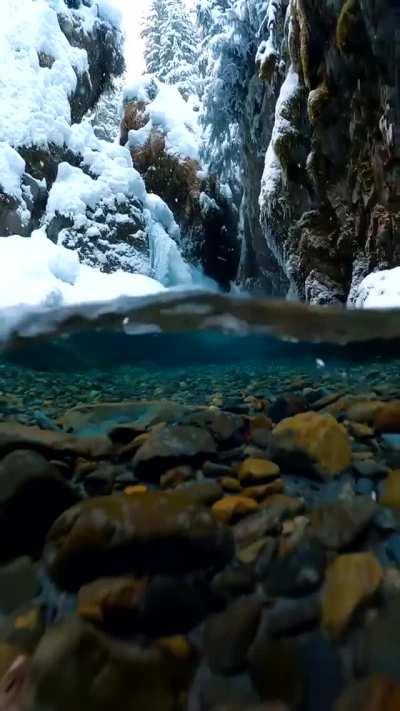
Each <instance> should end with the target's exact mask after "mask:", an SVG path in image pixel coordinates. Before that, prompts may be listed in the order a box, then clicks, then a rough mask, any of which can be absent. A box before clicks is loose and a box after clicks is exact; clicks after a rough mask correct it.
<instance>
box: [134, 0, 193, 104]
mask: <svg viewBox="0 0 400 711" xmlns="http://www.w3.org/2000/svg"><path fill="white" fill-rule="evenodd" d="M142 37H143V39H144V42H145V52H144V57H145V62H146V70H147V72H148V73H150V74H155V76H156V77H157V78H158V79H160V81H163V82H165V83H166V84H172V85H174V86H176V87H177V88H178V89H179V91H180V92H181V94H182V96H184V98H186V99H187V98H188V97H189V96H190V95H194V94H197V93H198V77H197V73H198V69H197V64H198V37H197V35H196V28H195V25H194V23H193V21H192V19H191V16H190V13H189V11H188V9H187V7H186V4H185V2H184V0H152V2H151V7H150V12H149V15H148V17H147V18H146V21H145V26H144V29H143V32H142Z"/></svg>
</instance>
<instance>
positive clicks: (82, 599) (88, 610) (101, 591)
mask: <svg viewBox="0 0 400 711" xmlns="http://www.w3.org/2000/svg"><path fill="white" fill-rule="evenodd" d="M147 584H148V581H147V580H146V579H141V580H136V579H135V578H111V577H110V578H100V579H99V580H95V581H93V582H92V583H89V584H88V585H84V586H83V587H81V589H80V590H79V593H78V609H77V612H78V614H79V615H80V616H81V617H82V618H83V619H85V620H88V621H90V622H94V623H100V624H106V625H107V624H111V625H112V624H113V621H116V622H117V623H118V622H119V623H120V624H121V623H122V624H125V625H126V620H127V619H128V620H129V619H132V618H133V619H135V617H137V616H138V614H139V611H140V609H141V605H142V603H143V598H144V595H145V592H146V588H147Z"/></svg>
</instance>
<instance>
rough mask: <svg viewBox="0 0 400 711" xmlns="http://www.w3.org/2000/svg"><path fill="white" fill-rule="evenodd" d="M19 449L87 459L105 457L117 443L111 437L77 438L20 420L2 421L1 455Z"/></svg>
mask: <svg viewBox="0 0 400 711" xmlns="http://www.w3.org/2000/svg"><path fill="white" fill-rule="evenodd" d="M15 449H34V450H36V451H39V452H43V453H44V454H48V455H50V456H51V457H54V456H56V457H57V456H60V455H61V456H62V455H72V456H74V457H83V458H85V459H103V458H107V457H109V456H111V454H112V451H113V444H112V442H111V440H110V439H109V438H108V437H100V436H99V437H74V436H73V435H70V434H64V433H62V432H56V431H53V430H42V429H40V428H39V427H28V426H27V425H20V424H19V423H17V422H12V423H10V422H0V454H3V455H4V454H7V452H10V451H12V450H15Z"/></svg>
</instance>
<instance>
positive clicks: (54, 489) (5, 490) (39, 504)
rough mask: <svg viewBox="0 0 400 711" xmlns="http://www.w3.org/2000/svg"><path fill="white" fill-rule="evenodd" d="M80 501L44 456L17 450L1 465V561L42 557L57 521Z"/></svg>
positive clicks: (0, 463) (5, 458)
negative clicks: (25, 557) (25, 555)
mask: <svg viewBox="0 0 400 711" xmlns="http://www.w3.org/2000/svg"><path fill="white" fill-rule="evenodd" d="M77 501H78V496H77V495H76V493H75V492H74V491H73V489H72V488H71V487H70V486H69V484H67V483H66V482H65V481H64V479H63V478H62V476H61V475H60V473H59V472H58V470H57V468H56V467H55V466H53V465H52V464H50V462H48V461H47V460H46V459H45V458H44V457H43V456H42V455H41V454H39V453H38V452H34V451H31V450H29V449H21V450H16V451H14V452H11V453H10V454H8V455H7V456H6V457H4V459H2V460H1V462H0V537H1V540H2V546H1V552H0V558H1V559H2V560H7V559H10V558H12V557H16V556H18V555H23V554H26V553H28V554H30V553H32V554H38V553H40V551H41V547H42V545H43V543H44V539H45V536H46V534H47V532H48V530H49V528H50V526H51V524H52V523H53V521H55V519H56V518H57V517H58V516H59V515H60V513H62V512H63V511H65V509H68V508H69V507H70V506H72V505H73V504H75V503H76V502H77Z"/></svg>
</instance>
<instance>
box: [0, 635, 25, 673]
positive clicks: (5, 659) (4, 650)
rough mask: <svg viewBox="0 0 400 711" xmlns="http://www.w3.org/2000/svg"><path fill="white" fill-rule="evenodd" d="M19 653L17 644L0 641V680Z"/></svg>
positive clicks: (20, 652)
mask: <svg viewBox="0 0 400 711" xmlns="http://www.w3.org/2000/svg"><path fill="white" fill-rule="evenodd" d="M21 654H22V651H21V649H19V648H18V647H17V646H15V645H13V644H9V643H8V642H3V641H1V642H0V680H1V679H2V677H3V676H4V674H6V673H7V671H8V670H9V668H10V667H11V665H12V664H13V663H14V662H15V660H16V659H18V657H19V656H21Z"/></svg>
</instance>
